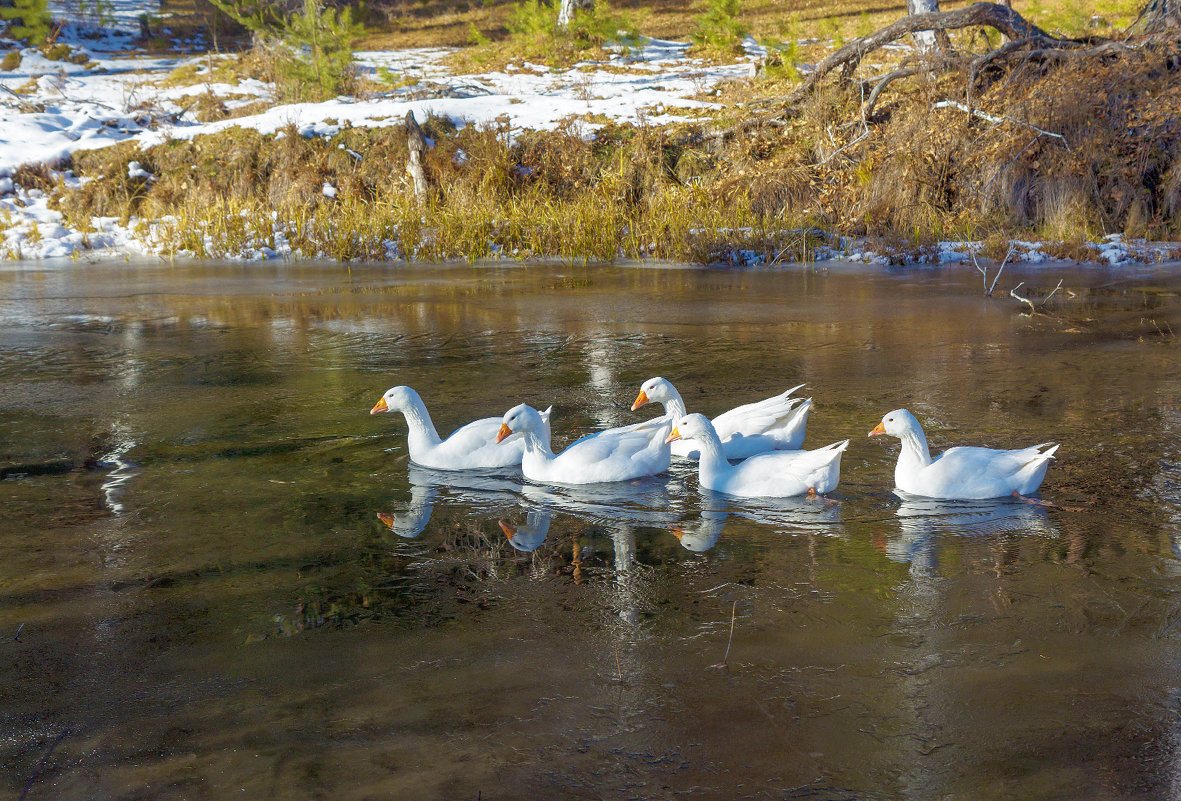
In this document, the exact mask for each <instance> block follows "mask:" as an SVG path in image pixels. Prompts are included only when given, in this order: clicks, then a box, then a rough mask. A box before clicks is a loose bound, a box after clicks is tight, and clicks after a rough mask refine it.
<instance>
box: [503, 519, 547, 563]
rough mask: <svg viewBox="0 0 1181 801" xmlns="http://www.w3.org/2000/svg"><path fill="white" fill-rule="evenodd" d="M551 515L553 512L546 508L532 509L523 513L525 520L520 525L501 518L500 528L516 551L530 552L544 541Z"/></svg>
mask: <svg viewBox="0 0 1181 801" xmlns="http://www.w3.org/2000/svg"><path fill="white" fill-rule="evenodd" d="M553 516H554V515H553V512H551V511H549V510H548V509H532V510H530V511H528V512H526V513H525V522H524V523H522V524H520V525H513V524H512V523H510V522H509V521H507V520H504V519H503V518H502V519H501V520H500V521H499V523H500V530H501V531H503V532H504V536H506V537H508V542H509V545H511V546H513V547H514V548H516V549H517V550H518V551H522V552H524V553H530V552H532V551H536V550H537V549H538V548H540V547H541V545H542V543H544V542H545V538H546V536H547V535H548V534H549V526H550V522H551V521H552V520H553Z"/></svg>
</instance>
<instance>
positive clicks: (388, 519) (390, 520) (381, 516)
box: [377, 512, 394, 528]
mask: <svg viewBox="0 0 1181 801" xmlns="http://www.w3.org/2000/svg"><path fill="white" fill-rule="evenodd" d="M377 519H378V520H380V521H381V522H382V523H385V524H386V525H387V526H389V527H390V528H393V527H394V516H393V515H387V514H386V513H385V512H378V513H377Z"/></svg>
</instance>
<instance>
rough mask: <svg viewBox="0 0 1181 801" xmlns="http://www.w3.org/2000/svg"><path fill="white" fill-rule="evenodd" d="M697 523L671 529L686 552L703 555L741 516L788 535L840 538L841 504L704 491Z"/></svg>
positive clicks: (821, 500)
mask: <svg viewBox="0 0 1181 801" xmlns="http://www.w3.org/2000/svg"><path fill="white" fill-rule="evenodd" d="M701 501H702V509H701V516H700V517H699V518H698V519H697V520H691V521H680V522H678V523H677V524H675V525H673V526H670V527H669V530H670V531H671V532H672V534H673V536H675V537H676V538H677V540H678V541H679V542H680V543H681V546H682V547H683V548H685V549H686V550H689V551H693V552H694V553H702V552H704V551H708V550H709V549H710V548H713V547H714V546H715V545H716V544H717V542H718V540H719V539H720V538H721V536H722V531H723V529H724V528H725V526H726V519H727V518H728V517H730V516H734V517H741V518H744V519H746V520H750V521H751V522H754V523H758V524H760V525H764V526H771V527H773V528H778V529H782V530H784V531H785V532H787V533H798V532H807V533H810V534H825V535H830V536H831V535H837V534H839V533H840V532H841V530H842V529H841V504H840V503H839V502H838V501H834V500H832V499H829V498H821V497H815V498H735V497H733V496H730V495H724V494H722V493H719V492H711V491H710V490H705V489H703V490H701Z"/></svg>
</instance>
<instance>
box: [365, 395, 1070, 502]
mask: <svg viewBox="0 0 1181 801" xmlns="http://www.w3.org/2000/svg"><path fill="white" fill-rule="evenodd" d="M803 386H804V385H803V384H800V385H799V386H796V387H792V388H791V389H789V390H787V391H786V392H783V393H781V394H779V395H775V396H773V397H770V398H767V399H766V400H762V401H758V402H756V403H749V404H746V405H744V406H738V407H736V408H734V409H731V410H729V411H727V412H724V413H723V414H720V415H718V416H717V417H714V418H712V419H711V418H709V417H706V416H705V415H703V414H696V413H694V414H691V413H689V411H688V409H687V408H686V406H685V401H684V399H683V398H682V397H681V394H680V393H679V392H677V390H676V387H674V386H673V385H672V383H671V382H670V381H668V380H667V379H664V378H651V379H649V380H647V381H645V382H644V383H643V384H642V385H641V387H640V393H639V395H638V396H637V397H636V400H635V403H633V404H632V407H631V408H632V410H633V411H634V410H636V409H639V408H640V407H641V406H644V405H645V404H647V403H650V402H655V403H660V404H662V405H663V407H664V413H663V414H662V415H661V416H659V417H655V418H652V419H650V420H645V421H643V422H639V423H635V424H633V425H629V426H620V427H618V428H609V429H606V430H604V431H599V432H596V433H594V434H588V435H587V436H585V437H583V438H581V439H579V440H576V441H574V442H572V443H570V444H569V445H567V446H566V447H565V448H564V449H563V450H562V451H561V452H560V453H554V451H553V449H552V447H551V445H550V416H551V412H552V408H553V407H550V408H549V409H546V410H545V411H540V412H539V411H538V410H537V409H535V408H533V407H532V406H529V405H527V404H524V403H522V404H520V405H518V406H514V407H513V408H511V409H509V410H508V411H507V412H505V414H504V416H503V417H485V418H483V419H480V420H475V421H473V422H471V423H468V424H467V425H465V426H461V427H460V428H458V429H456V430H455V431H454V432H453V433H452V434H451V436H449V437H447V438H446V439H443V438H441V437H440V436H439V433H438V431H437V430H436V429H435V426H434V423H432V422H431V416H430V413H429V412H428V411H427V408H426V404H425V403H423V400H422V398H421V397H420V396H419V394H418V393H417V392H415V391H414V390H413V389H411V388H410V387H406V386H398V387H393V388H391V389H390V390H388V391H387V392H386V393H385V394H384V395H383V396H382V397H381V400H379V401H378V402H377V404H376V405H375V406H374V407H373V409H372V410H371V411H370V414H379V413H381V412H401V413H402V414H403V415H404V416H405V418H406V425H407V427H408V429H409V433H408V436H407V439H406V443H407V448H408V450H409V452H410V460H411V461H412V462H414V463H415V464H418V465H421V466H423V467H429V468H432V469H435V470H480V469H488V468H502V467H513V466H517V465H519V466H520V468H521V472H522V473H523V474H524V475H525V477H526V478H528V479H529V480H530V481H534V482H538V483H541V484H557V485H566V486H569V485H580V484H600V483H607V482H614V481H630V480H632V479H637V478H641V477H643V476H651V475H656V474H658V473H662V472H664V471H665V470H668V468H669V465H670V464H671V463H672V457H673V456H677V457H680V458H686V459H694V460H696V461H697V463H698V477H699V483H700V485H701V486H702V487H704V488H705V489H709V490H713V491H715V492H721V493H725V494H728V495H734V496H739V497H746V498H788V497H792V496H797V495H805V494H807V495H814V494H820V495H823V494H825V493H828V492H832V491H833V490H834V489H836V487H837V484H838V483H839V481H840V475H841V454H843V453H844V452H845V450H846V449H847V448H848V446H849V440H842V441H841V442H834V443H832V444H831V445H826V446H825V447H823V448H816V449H813V450H804V449H803V448H802V446H803V443H804V435H805V433H806V429H807V425H808V414H809V413H810V411H811V409H812V399H811V398H807V399H801V398H797V397H793V395H794V393H795V392H796V391H797V390H799V389H801V388H802V387H803ZM883 434H888V435H890V436H892V437H897V438H898V439H900V440H901V441H902V451H901V453H900V454H899V456H898V464H897V466H896V467H895V469H894V483H895V486H896V487H897V489H899V490H902V491H903V492H906V493H908V494H910V495H917V496H923V497H927V498H938V499H941V500H982V499H988V498H1001V497H1005V496H1009V495H1028V494H1030V493H1032V492H1035V491H1036V490H1037V488H1038V487H1039V486H1040V485H1041V483H1042V479H1043V478H1045V475H1046V469H1047V467H1049V464H1050V461H1051V460H1052V459H1053V458H1054V453H1055V451H1057V450H1058V446H1057V445H1054V444H1052V443H1043V444H1040V445H1034V446H1031V447H1027V448H1018V449H1015V450H1001V449H996V448H978V447H955V448H948V449H947V450H946V451H944V452H943V453H941V454H940V455H939V456H935V457H932V456H931V452H930V449H929V448H928V447H927V438H926V436H925V435H924V434H923V429H922V426H921V425H919V422H918V420H917V419H915V417H914V415H912V414H911V413H910V412H908V411H907V410H905V409H897V410H895V411H892V412H889V413H887V414H886V415H885V416H884V417H883V418H882V420H881V422H880V423H878V425H877V426H876V427H875V428H874V429H873V430H872V431H870V432H869V436H871V437H876V436H881V435H883ZM736 461H737V463H736V464H735V462H736Z"/></svg>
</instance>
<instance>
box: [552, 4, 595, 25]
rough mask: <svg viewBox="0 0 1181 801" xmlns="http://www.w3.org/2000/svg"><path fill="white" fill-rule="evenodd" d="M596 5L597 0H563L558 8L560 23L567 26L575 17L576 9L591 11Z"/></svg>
mask: <svg viewBox="0 0 1181 801" xmlns="http://www.w3.org/2000/svg"><path fill="white" fill-rule="evenodd" d="M594 7H595V0H562V5H561V6H560V7H559V8H558V25H559V26H560V27H562V28H565V27H566V26H567V25H569V24H570V20H572V19H574V12H575V11H590V10H591V9H593V8H594Z"/></svg>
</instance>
